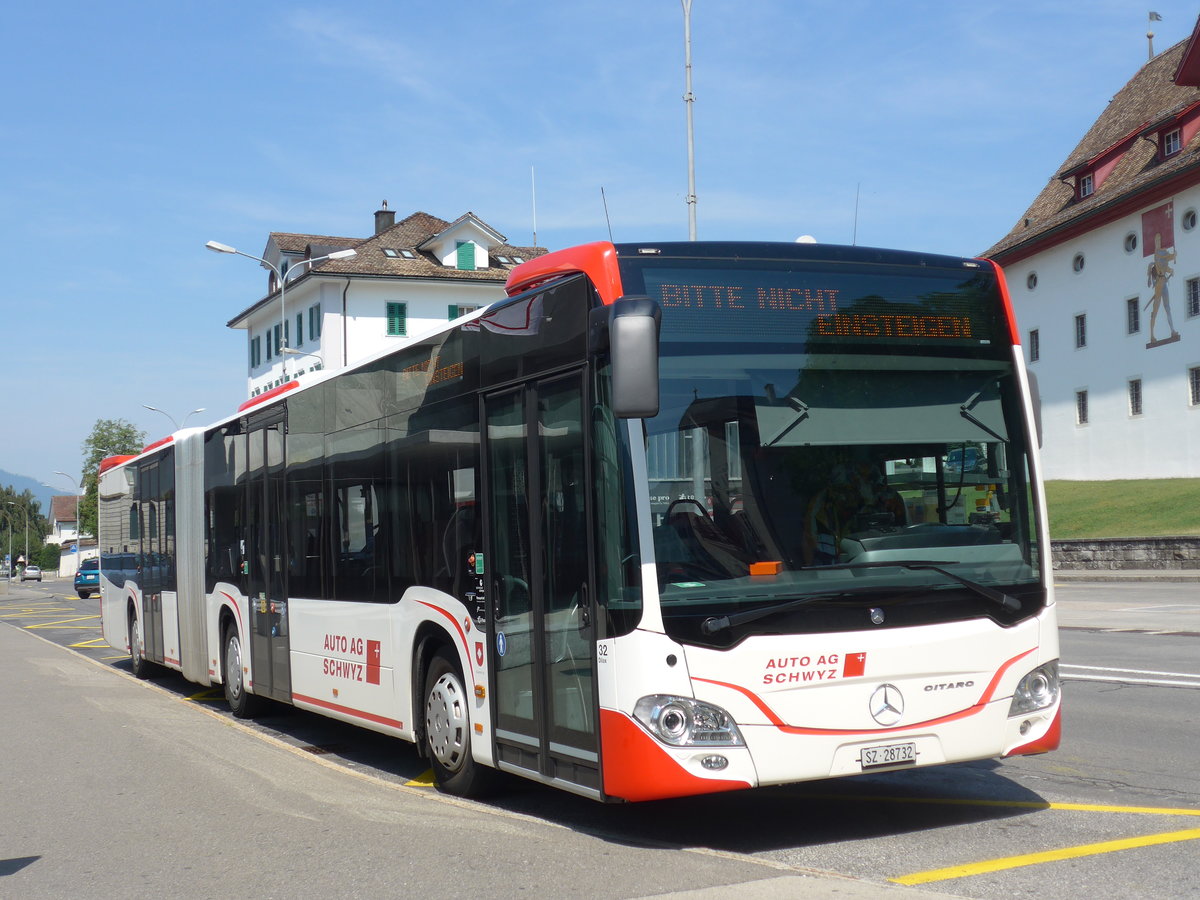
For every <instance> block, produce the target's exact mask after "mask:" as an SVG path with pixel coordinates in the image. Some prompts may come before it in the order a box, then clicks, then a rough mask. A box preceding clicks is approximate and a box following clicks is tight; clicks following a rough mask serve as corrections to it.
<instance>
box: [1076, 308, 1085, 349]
mask: <svg viewBox="0 0 1200 900" xmlns="http://www.w3.org/2000/svg"><path fill="white" fill-rule="evenodd" d="M1086 346H1087V313H1080V314H1079V315H1077V316H1076V317H1075V349H1076V350H1082V349H1083V348H1084V347H1086Z"/></svg>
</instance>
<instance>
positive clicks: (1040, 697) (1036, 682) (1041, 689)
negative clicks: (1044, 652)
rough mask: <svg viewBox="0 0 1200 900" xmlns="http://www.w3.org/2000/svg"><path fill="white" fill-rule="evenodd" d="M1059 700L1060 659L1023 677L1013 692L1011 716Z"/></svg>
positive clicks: (1050, 704) (1028, 711) (1024, 713)
mask: <svg viewBox="0 0 1200 900" xmlns="http://www.w3.org/2000/svg"><path fill="white" fill-rule="evenodd" d="M1056 702H1058V660H1057V659H1056V660H1054V662H1048V663H1046V664H1045V665H1043V666H1038V667H1037V668H1036V669H1034V670H1033V671H1032V672H1030V673H1029V674H1028V675H1026V676H1025V677H1024V678H1022V679H1021V683H1020V684H1018V685H1017V689H1016V690H1015V691H1014V692H1013V698H1012V705H1011V706H1009V708H1008V715H1009V718H1012V717H1013V716H1024V715H1028V714H1029V713H1031V712H1037V711H1038V710H1039V709H1046V708H1047V707H1050V706H1053V705H1054V704H1055V703H1056Z"/></svg>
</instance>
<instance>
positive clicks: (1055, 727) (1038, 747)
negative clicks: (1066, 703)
mask: <svg viewBox="0 0 1200 900" xmlns="http://www.w3.org/2000/svg"><path fill="white" fill-rule="evenodd" d="M1061 743H1062V707H1061V706H1060V707H1059V708H1058V712H1056V713H1055V714H1054V721H1053V722H1051V723H1050V729H1049V730H1048V731H1047V732H1046V733H1045V734H1043V735H1042V736H1041V737H1040V738H1037V739H1036V740H1033V741H1030V742H1029V743H1028V744H1022V745H1021V746H1020V747H1014V748H1013V749H1012V750H1010V751H1008V752H1007V753H1005V754H1004V757H1005V759H1007V758H1008V757H1010V756H1034V755H1035V754H1038V753H1049V752H1050V751H1051V750H1057V749H1058V745H1059V744H1061Z"/></svg>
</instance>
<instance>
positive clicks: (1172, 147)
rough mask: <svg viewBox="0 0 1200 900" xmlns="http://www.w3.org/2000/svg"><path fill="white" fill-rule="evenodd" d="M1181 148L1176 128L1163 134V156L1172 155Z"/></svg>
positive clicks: (1179, 136)
mask: <svg viewBox="0 0 1200 900" xmlns="http://www.w3.org/2000/svg"><path fill="white" fill-rule="evenodd" d="M1181 149H1183V142H1182V136H1181V134H1180V131H1179V129H1178V128H1174V129H1172V130H1171V131H1168V132H1167V133H1166V134H1164V135H1163V156H1174V155H1175V154H1176V153H1178V152H1179V151H1180V150H1181Z"/></svg>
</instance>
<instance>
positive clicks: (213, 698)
mask: <svg viewBox="0 0 1200 900" xmlns="http://www.w3.org/2000/svg"><path fill="white" fill-rule="evenodd" d="M124 658H125V657H123V656H122V657H121V659H124ZM187 699H188V700H194V701H195V702H197V703H216V702H217V701H219V700H224V699H225V689H224V688H221V689H220V690H218V689H217V688H206V689H205V690H203V691H200V693H198V694H192V695H191V696H190V697H188V698H187Z"/></svg>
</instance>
